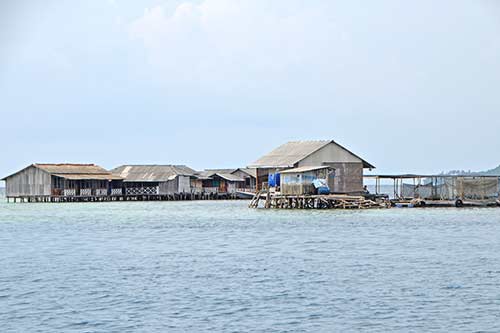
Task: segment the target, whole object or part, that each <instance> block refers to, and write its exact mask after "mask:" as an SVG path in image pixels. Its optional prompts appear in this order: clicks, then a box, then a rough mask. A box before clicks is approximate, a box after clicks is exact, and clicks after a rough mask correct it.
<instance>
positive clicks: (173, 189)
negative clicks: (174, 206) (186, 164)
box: [160, 176, 191, 194]
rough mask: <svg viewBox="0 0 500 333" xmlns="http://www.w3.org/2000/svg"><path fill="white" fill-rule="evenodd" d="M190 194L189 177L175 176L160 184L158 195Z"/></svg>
mask: <svg viewBox="0 0 500 333" xmlns="http://www.w3.org/2000/svg"><path fill="white" fill-rule="evenodd" d="M177 193H191V181H190V177H189V176H177V177H175V179H172V180H168V181H166V182H161V183H160V194H177Z"/></svg>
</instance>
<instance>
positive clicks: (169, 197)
mask: <svg viewBox="0 0 500 333" xmlns="http://www.w3.org/2000/svg"><path fill="white" fill-rule="evenodd" d="M6 199H7V202H22V203H35V202H40V203H42V202H53V203H54V202H112V201H184V200H237V199H242V198H241V197H240V196H239V195H238V194H237V193H178V194H166V195H163V194H162V195H159V194H148V195H115V196H112V195H106V196H19V197H6Z"/></svg>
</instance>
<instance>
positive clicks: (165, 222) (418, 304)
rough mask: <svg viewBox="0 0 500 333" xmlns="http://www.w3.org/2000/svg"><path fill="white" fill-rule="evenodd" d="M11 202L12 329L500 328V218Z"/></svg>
mask: <svg viewBox="0 0 500 333" xmlns="http://www.w3.org/2000/svg"><path fill="white" fill-rule="evenodd" d="M247 204H248V202H246V201H218V202H209V201H202V202H136V203H68V204H12V203H11V204H6V203H4V200H2V201H1V203H0V332H3V333H7V332H106V333H108V332H206V331H211V332H350V331H363V332H392V331H397V332H411V331H413V332H500V210H498V209H453V208H451V209H390V210H370V211H368V210H367V211H266V210H263V209H260V210H251V209H248V208H247Z"/></svg>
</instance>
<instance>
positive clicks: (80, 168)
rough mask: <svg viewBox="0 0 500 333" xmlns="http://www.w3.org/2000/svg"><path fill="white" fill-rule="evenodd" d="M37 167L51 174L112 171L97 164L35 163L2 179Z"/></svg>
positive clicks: (96, 173) (90, 173) (103, 173)
mask: <svg viewBox="0 0 500 333" xmlns="http://www.w3.org/2000/svg"><path fill="white" fill-rule="evenodd" d="M28 168H37V169H40V170H43V171H45V172H47V173H49V174H51V175H52V174H64V175H69V174H80V175H82V174H87V175H111V173H110V172H109V171H108V170H106V169H104V168H102V167H100V166H98V165H95V164H76V163H57V164H56V163H34V164H31V165H28V166H27V167H26V168H24V169H21V170H19V171H16V172H15V173H13V174H11V175H9V176H7V177H5V178H2V179H1V180H6V179H7V178H9V177H12V176H14V175H17V174H18V173H20V172H22V171H24V170H26V169H28Z"/></svg>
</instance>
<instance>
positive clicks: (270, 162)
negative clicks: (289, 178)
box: [249, 140, 375, 168]
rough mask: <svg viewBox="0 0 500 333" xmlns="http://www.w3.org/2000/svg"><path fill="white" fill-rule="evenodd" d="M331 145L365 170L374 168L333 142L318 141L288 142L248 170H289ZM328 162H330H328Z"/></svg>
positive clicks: (254, 163)
mask: <svg viewBox="0 0 500 333" xmlns="http://www.w3.org/2000/svg"><path fill="white" fill-rule="evenodd" d="M330 143H333V144H336V145H337V146H339V147H340V148H342V149H344V150H345V151H347V152H348V153H350V154H352V155H353V156H355V157H357V158H359V159H360V160H361V161H362V162H363V166H364V167H365V168H375V167H374V166H373V165H371V164H370V163H368V162H366V161H365V160H363V159H362V158H360V157H359V156H357V155H356V154H354V153H353V152H351V151H350V150H348V149H347V148H345V147H342V146H341V145H339V144H338V143H336V142H335V141H333V140H318V141H290V142H288V143H285V144H284V145H281V146H279V147H278V148H276V149H274V150H273V151H271V152H270V153H269V154H266V155H264V156H263V157H261V158H260V159H258V160H257V161H255V162H253V163H252V164H251V165H249V167H250V168H291V167H293V166H294V165H295V164H296V163H298V162H300V161H302V160H303V159H305V158H306V157H308V156H309V155H311V154H313V153H314V152H316V151H318V150H320V149H321V148H323V147H325V146H326V145H328V144H330ZM329 162H330V161H329Z"/></svg>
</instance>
